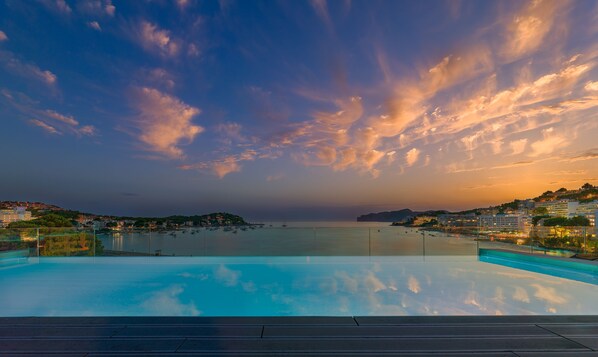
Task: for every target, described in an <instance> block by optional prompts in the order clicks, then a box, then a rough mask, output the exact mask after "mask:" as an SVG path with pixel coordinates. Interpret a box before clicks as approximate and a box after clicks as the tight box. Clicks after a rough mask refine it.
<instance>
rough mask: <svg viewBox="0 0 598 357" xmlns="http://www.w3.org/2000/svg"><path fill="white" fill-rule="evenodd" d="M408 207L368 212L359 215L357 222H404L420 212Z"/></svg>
mask: <svg viewBox="0 0 598 357" xmlns="http://www.w3.org/2000/svg"><path fill="white" fill-rule="evenodd" d="M420 213H421V212H413V211H412V210H410V209H408V208H406V209H402V210H398V211H386V212H378V213H368V214H364V215H361V216H359V217H357V222H402V221H406V220H408V219H409V218H411V217H413V216H416V215H418V214H420Z"/></svg>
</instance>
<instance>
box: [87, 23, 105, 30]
mask: <svg viewBox="0 0 598 357" xmlns="http://www.w3.org/2000/svg"><path fill="white" fill-rule="evenodd" d="M87 26H89V27H90V28H92V29H94V30H96V31H102V27H101V26H100V24H99V23H98V22H97V21H89V22H87Z"/></svg>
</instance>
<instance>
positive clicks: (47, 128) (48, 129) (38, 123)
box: [29, 119, 62, 135]
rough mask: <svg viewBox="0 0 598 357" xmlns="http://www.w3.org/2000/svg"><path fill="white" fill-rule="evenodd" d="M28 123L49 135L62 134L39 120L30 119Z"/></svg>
mask: <svg viewBox="0 0 598 357" xmlns="http://www.w3.org/2000/svg"><path fill="white" fill-rule="evenodd" d="M29 122H30V123H31V124H33V125H35V126H37V127H40V128H42V129H43V130H44V131H46V132H47V133H49V134H58V135H60V134H62V133H61V132H59V131H58V130H56V128H55V127H53V126H51V125H49V124H47V123H45V122H43V121H41V120H38V119H31V120H29Z"/></svg>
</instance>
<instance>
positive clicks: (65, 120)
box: [45, 109, 79, 126]
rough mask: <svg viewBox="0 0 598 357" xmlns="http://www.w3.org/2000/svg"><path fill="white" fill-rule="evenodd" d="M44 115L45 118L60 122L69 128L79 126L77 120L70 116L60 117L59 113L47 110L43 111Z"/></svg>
mask: <svg viewBox="0 0 598 357" xmlns="http://www.w3.org/2000/svg"><path fill="white" fill-rule="evenodd" d="M45 114H46V116H47V117H50V118H52V119H55V120H58V121H61V122H63V123H65V124H68V125H71V126H77V125H79V122H78V121H77V120H75V118H73V117H72V116H67V115H62V114H60V113H57V112H55V111H53V110H49V109H48V110H46V111H45Z"/></svg>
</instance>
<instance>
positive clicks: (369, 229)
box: [368, 228, 372, 257]
mask: <svg viewBox="0 0 598 357" xmlns="http://www.w3.org/2000/svg"><path fill="white" fill-rule="evenodd" d="M371 256H372V229H371V228H368V257H371Z"/></svg>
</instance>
